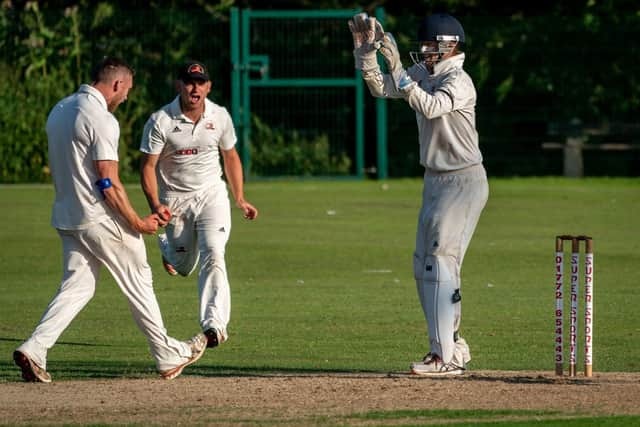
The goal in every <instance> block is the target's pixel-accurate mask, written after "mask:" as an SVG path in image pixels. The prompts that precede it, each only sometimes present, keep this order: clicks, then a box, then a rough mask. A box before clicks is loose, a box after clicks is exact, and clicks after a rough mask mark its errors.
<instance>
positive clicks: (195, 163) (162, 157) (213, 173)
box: [140, 96, 236, 197]
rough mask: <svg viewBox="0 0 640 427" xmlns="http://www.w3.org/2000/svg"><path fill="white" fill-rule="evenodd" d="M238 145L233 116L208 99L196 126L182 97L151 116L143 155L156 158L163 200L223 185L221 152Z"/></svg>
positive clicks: (145, 135)
mask: <svg viewBox="0 0 640 427" xmlns="http://www.w3.org/2000/svg"><path fill="white" fill-rule="evenodd" d="M235 144H236V133H235V130H234V128H233V123H232V121H231V116H230V115H229V113H228V112H227V110H226V109H225V108H224V107H221V106H219V105H217V104H215V103H214V102H212V101H210V100H209V99H205V109H204V114H203V116H202V118H201V119H200V120H198V122H197V123H194V122H193V121H192V120H190V119H189V118H188V117H186V116H185V115H184V114H183V113H182V110H181V108H180V97H179V96H178V97H176V98H175V99H174V100H173V102H171V103H170V104H167V105H165V106H164V107H162V108H161V109H160V110H158V111H156V112H155V113H153V114H152V115H151V117H150V118H149V120H148V121H147V123H146V124H145V127H144V131H143V134H142V141H141V143H140V151H142V152H144V153H147V154H157V155H159V158H158V165H157V170H156V174H157V177H158V186H159V189H160V195H161V197H167V196H168V197H171V196H175V195H182V194H184V193H190V192H196V191H200V190H202V189H204V188H208V187H210V186H211V184H212V183H215V182H219V181H221V179H222V178H221V177H222V167H221V165H220V150H221V149H222V150H230V149H232V148H233V147H234V146H235Z"/></svg>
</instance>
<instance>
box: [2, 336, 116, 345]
mask: <svg viewBox="0 0 640 427" xmlns="http://www.w3.org/2000/svg"><path fill="white" fill-rule="evenodd" d="M25 339H26V337H25V338H5V337H0V341H4V342H15V343H17V344H18V345H20V344H22V342H23V341H24V340H25ZM56 345H72V346H80V347H112V345H111V344H95V343H89V342H71V341H57V342H56ZM16 347H17V346H16Z"/></svg>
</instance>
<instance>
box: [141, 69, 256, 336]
mask: <svg viewBox="0 0 640 427" xmlns="http://www.w3.org/2000/svg"><path fill="white" fill-rule="evenodd" d="M176 90H177V92H178V95H177V96H176V98H175V99H174V100H173V101H172V102H171V103H169V104H167V105H165V106H164V107H162V108H161V109H160V110H158V111H156V112H155V113H153V114H152V115H151V117H150V118H149V120H148V121H147V123H146V125H145V127H144V131H143V135H142V141H141V143H140V151H142V153H143V155H142V165H141V184H142V189H143V190H144V193H145V195H146V197H147V201H148V203H149V207H150V208H151V211H152V212H153V213H154V214H157V215H158V216H159V217H161V218H167V219H168V218H169V217H170V220H169V222H168V224H167V225H166V234H160V235H159V236H158V241H159V245H160V250H161V252H162V258H163V260H162V262H163V265H164V267H165V270H166V271H167V272H168V273H169V274H171V275H176V274H180V275H182V276H188V275H190V274H191V273H192V272H193V270H194V269H195V267H196V265H198V262H199V265H200V271H199V274H198V291H199V298H200V310H199V314H200V326H201V328H202V330H203V331H204V333H205V335H206V336H207V340H208V344H207V345H208V347H216V346H217V345H219V344H221V343H222V342H224V341H225V340H227V339H228V332H227V325H228V323H229V318H230V313H231V296H230V290H229V280H228V277H227V269H226V264H225V258H224V254H225V246H226V244H227V241H228V239H229V233H230V232H231V212H230V203H229V196H228V193H227V185H226V184H225V181H223V179H222V173H223V168H222V167H221V165H220V157H222V160H223V161H224V174H225V176H226V179H227V182H228V184H229V187H230V188H231V192H232V194H233V197H234V199H235V203H236V206H237V207H239V208H240V209H241V210H242V212H243V214H244V218H246V219H249V220H253V219H255V218H256V217H257V216H258V210H257V209H256V208H255V207H254V206H253V205H252V204H251V203H249V202H248V201H246V200H245V198H244V189H243V172H242V164H241V163H240V157H239V156H238V153H237V151H236V149H235V143H236V134H235V130H234V128H233V123H232V122H231V116H230V115H229V113H228V112H227V110H226V109H225V108H224V107H221V106H220V105H217V104H215V103H214V102H212V101H210V100H209V99H207V95H208V94H209V92H210V91H211V80H210V78H209V73H208V72H207V69H206V67H205V65H204V64H203V63H201V62H198V61H190V62H187V63H186V64H184V65H183V66H182V67H181V68H180V70H179V72H178V78H177V80H176ZM170 213H172V214H173V216H170Z"/></svg>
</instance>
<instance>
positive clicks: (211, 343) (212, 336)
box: [204, 328, 225, 348]
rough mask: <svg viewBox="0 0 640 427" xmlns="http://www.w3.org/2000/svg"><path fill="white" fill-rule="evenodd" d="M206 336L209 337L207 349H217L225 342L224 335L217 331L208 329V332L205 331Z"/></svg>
mask: <svg viewBox="0 0 640 427" xmlns="http://www.w3.org/2000/svg"><path fill="white" fill-rule="evenodd" d="M204 335H205V336H206V337H207V347H209V348H213V347H217V346H219V345H220V344H222V343H223V342H225V338H224V335H222V334H221V333H220V332H218V330H217V329H214V328H210V329H207V330H206V331H204Z"/></svg>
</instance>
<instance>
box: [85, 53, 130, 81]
mask: <svg viewBox="0 0 640 427" xmlns="http://www.w3.org/2000/svg"><path fill="white" fill-rule="evenodd" d="M121 71H124V72H126V73H128V74H130V75H132V76H133V75H134V74H135V71H134V70H133V68H131V66H129V64H127V63H126V62H124V61H123V60H122V59H120V58H117V57H114V56H105V57H104V58H103V59H102V60H101V61H100V62H98V63H97V64H96V66H95V67H94V68H93V71H92V72H91V79H92V80H93V81H94V82H109V81H112V80H114V79H115V75H116V73H118V72H121Z"/></svg>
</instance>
